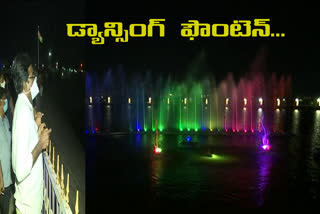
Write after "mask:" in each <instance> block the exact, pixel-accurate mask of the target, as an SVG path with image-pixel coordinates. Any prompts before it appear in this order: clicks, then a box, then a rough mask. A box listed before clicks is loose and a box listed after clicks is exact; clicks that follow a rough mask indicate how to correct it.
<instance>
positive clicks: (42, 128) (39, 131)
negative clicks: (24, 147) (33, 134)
mask: <svg viewBox="0 0 320 214" xmlns="http://www.w3.org/2000/svg"><path fill="white" fill-rule="evenodd" d="M45 127H46V124H45V123H41V124H40V126H38V137H39V138H40V134H41V132H42V131H43V130H44V128H45Z"/></svg>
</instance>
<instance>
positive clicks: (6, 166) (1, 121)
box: [0, 87, 12, 214]
mask: <svg viewBox="0 0 320 214" xmlns="http://www.w3.org/2000/svg"><path fill="white" fill-rule="evenodd" d="M7 110H8V99H7V97H6V91H5V89H4V88H1V87H0V213H1V214H8V213H9V207H10V206H9V205H10V198H11V195H12V178H11V133H10V131H9V121H8V118H7V117H6V115H5V113H6V111H7Z"/></svg>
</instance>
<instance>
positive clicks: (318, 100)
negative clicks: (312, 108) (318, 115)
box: [317, 98, 320, 107]
mask: <svg viewBox="0 0 320 214" xmlns="http://www.w3.org/2000/svg"><path fill="white" fill-rule="evenodd" d="M317 102H318V106H319V107H320V98H318V99H317Z"/></svg>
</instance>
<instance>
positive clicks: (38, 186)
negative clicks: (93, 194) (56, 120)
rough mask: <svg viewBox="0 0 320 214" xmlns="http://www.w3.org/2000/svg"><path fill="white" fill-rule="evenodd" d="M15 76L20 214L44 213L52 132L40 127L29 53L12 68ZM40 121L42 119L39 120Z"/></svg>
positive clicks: (15, 163)
mask: <svg viewBox="0 0 320 214" xmlns="http://www.w3.org/2000/svg"><path fill="white" fill-rule="evenodd" d="M12 77H13V82H14V86H15V89H16V92H17V94H18V98H17V101H16V104H15V109H14V116H13V126H12V168H13V171H14V173H15V176H16V181H15V190H16V192H15V194H14V197H15V199H16V211H17V214H19V213H22V214H29V213H30V214H38V213H41V209H42V204H43V157H42V151H43V150H44V149H46V148H47V147H48V144H49V136H50V133H51V129H47V128H45V124H43V123H42V124H41V125H40V123H41V118H40V123H38V124H37V122H36V118H35V115H34V109H33V106H32V100H33V99H34V98H35V96H37V94H38V92H39V90H38V87H37V83H36V81H35V80H36V77H35V75H34V71H33V67H32V61H31V59H30V57H29V56H28V55H26V54H20V55H18V56H17V57H16V58H15V60H14V62H13V65H12ZM38 121H39V120H38Z"/></svg>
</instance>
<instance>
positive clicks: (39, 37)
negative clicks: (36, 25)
mask: <svg viewBox="0 0 320 214" xmlns="http://www.w3.org/2000/svg"><path fill="white" fill-rule="evenodd" d="M38 39H39V41H40V42H41V43H43V38H42V36H41V34H40V31H39V29H38Z"/></svg>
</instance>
